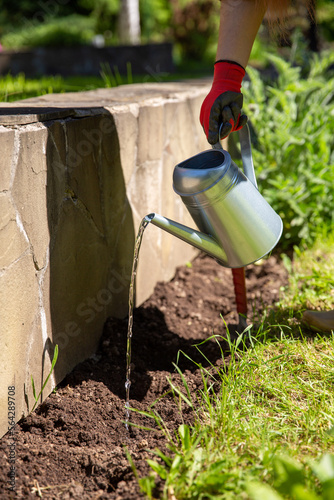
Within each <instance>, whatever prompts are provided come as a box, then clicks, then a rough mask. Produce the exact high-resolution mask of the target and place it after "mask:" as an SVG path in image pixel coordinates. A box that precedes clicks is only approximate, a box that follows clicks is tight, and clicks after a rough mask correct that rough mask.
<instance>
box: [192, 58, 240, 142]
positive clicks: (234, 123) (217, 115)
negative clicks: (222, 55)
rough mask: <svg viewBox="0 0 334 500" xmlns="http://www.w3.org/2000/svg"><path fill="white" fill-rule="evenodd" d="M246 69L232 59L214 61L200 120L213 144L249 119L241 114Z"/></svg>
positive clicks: (238, 128)
mask: <svg viewBox="0 0 334 500" xmlns="http://www.w3.org/2000/svg"><path fill="white" fill-rule="evenodd" d="M244 76H245V70H244V68H243V67H242V66H241V65H239V64H237V63H235V62H233V61H217V62H216V63H215V68H214V75H213V84H212V87H211V90H210V92H209V94H208V95H207V96H206V98H205V99H204V101H203V104H202V107H201V113H200V122H201V124H202V127H203V128H204V132H205V135H206V137H207V139H208V141H209V143H210V144H212V145H214V144H216V143H217V142H219V140H220V139H223V138H224V137H226V136H228V135H229V133H230V132H233V131H235V130H240V129H241V128H242V127H243V126H244V125H245V123H246V122H247V116H246V115H242V114H241V108H242V103H243V95H242V94H241V92H240V90H241V83H242V79H243V77H244Z"/></svg>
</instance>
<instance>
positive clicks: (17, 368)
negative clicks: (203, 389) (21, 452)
mask: <svg viewBox="0 0 334 500" xmlns="http://www.w3.org/2000/svg"><path fill="white" fill-rule="evenodd" d="M208 85H209V84H208V83H207V82H183V83H170V84H162V83H160V84H141V85H129V86H123V87H118V88H115V89H101V90H97V91H91V92H85V93H72V94H54V95H47V96H43V97H40V98H36V99H30V100H25V101H21V102H19V103H18V102H16V103H13V104H10V103H2V104H1V106H0V151H1V155H0V214H1V217H0V343H1V349H0V381H1V383H0V436H2V435H3V434H5V433H6V431H7V426H8V424H7V412H8V405H7V395H8V387H15V406H16V408H15V412H16V413H15V420H16V421H17V420H19V419H20V418H21V417H22V416H24V415H27V413H28V412H29V411H30V410H31V408H32V407H33V404H34V399H33V391H32V382H31V377H33V380H34V383H35V387H36V391H37V393H38V392H39V390H40V388H41V386H42V383H43V381H44V380H45V379H46V377H47V375H48V373H49V371H50V366H51V360H52V357H53V352H54V348H55V345H56V344H57V345H58V348H59V355H58V361H57V364H56V367H55V370H54V372H53V374H52V376H51V377H50V379H49V382H48V384H47V386H46V388H45V390H44V392H43V394H42V397H41V398H40V401H41V400H42V399H45V397H47V395H48V394H49V393H50V392H51V391H52V390H53V388H54V387H55V385H56V384H57V383H59V382H60V381H61V380H62V379H63V378H64V377H65V376H66V374H67V373H69V372H70V371H71V370H72V369H73V368H74V367H75V365H76V364H78V363H79V362H81V361H83V360H84V359H86V358H87V357H89V356H91V355H92V354H93V353H94V351H95V350H96V347H97V345H98V342H99V339H100V336H101V334H102V329H103V325H104V323H105V320H106V318H107V317H108V316H116V317H125V316H126V315H127V312H128V290H129V282H130V274H131V266H132V257H133V248H134V241H135V237H136V234H137V231H138V228H139V224H140V221H141V219H142V218H143V217H144V216H145V215H147V214H148V213H151V212H157V213H161V214H162V215H165V216H167V217H170V218H172V219H175V220H178V221H180V222H183V223H187V224H192V223H191V221H190V218H189V216H187V214H186V213H185V210H184V209H183V206H182V204H181V201H180V199H178V198H177V196H176V195H175V194H174V192H173V189H172V172H173V168H174V166H175V165H176V164H177V163H178V162H180V161H182V160H184V159H186V158H188V157H189V156H191V155H193V154H195V153H197V152H199V151H202V150H203V149H207V147H208V145H207V142H206V139H205V137H204V134H203V132H202V130H201V127H200V124H199V121H198V115H199V109H200V105H201V102H202V101H203V98H204V96H205V95H206V93H207V91H208ZM195 254H196V251H195V250H194V249H193V248H192V247H190V246H189V245H187V244H185V243H183V242H182V241H180V240H178V239H176V238H174V237H172V236H170V235H169V234H168V233H166V232H164V231H161V230H160V229H158V228H157V227H155V226H148V227H147V229H146V231H145V234H144V238H143V242H142V248H141V252H140V257H139V268H138V277H137V285H136V300H137V305H139V304H140V303H142V302H143V301H144V300H145V299H146V298H147V297H148V296H149V295H150V294H151V293H152V291H153V288H154V286H155V284H156V283H157V281H161V280H169V279H170V278H171V277H172V276H173V274H174V272H175V268H176V267H177V266H178V265H181V264H184V263H185V262H186V261H187V260H190V259H191V258H193V257H194V256H195ZM124 362H125V360H124ZM111 375H112V374H111Z"/></svg>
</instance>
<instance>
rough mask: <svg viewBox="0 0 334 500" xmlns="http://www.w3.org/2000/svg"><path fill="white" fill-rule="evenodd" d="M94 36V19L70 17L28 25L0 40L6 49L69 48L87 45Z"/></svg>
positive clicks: (77, 16)
mask: <svg viewBox="0 0 334 500" xmlns="http://www.w3.org/2000/svg"><path fill="white" fill-rule="evenodd" d="M93 36H94V19H93V18H90V17H84V16H79V15H71V16H67V17H62V18H58V19H50V20H49V21H45V22H43V23H33V22H31V23H29V24H28V25H27V26H26V27H25V28H21V29H19V30H17V31H12V32H10V33H7V34H6V35H4V36H3V37H2V39H1V43H2V45H3V46H4V47H5V48H6V49H7V48H8V49H10V48H20V47H47V46H55V47H60V46H70V45H80V44H85V43H89V42H90V41H91V40H92V38H93Z"/></svg>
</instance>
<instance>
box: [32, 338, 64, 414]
mask: <svg viewBox="0 0 334 500" xmlns="http://www.w3.org/2000/svg"><path fill="white" fill-rule="evenodd" d="M57 359H58V344H56V346H55V350H54V353H53V359H52V363H51V369H50V371H49V374H48V376H47V377H46V379H45V382H44V383H43V385H42V387H41V390H40V391H39V393H38V394H37V395H36V388H35V382H34V378H33V376H32V375H31V385H32V393H33V396H34V400H35V404H34V406H33V407H32V410H31V411H34V409H35V408H36V406H37V404H38V401H39V398H40V397H41V394H42V392H43V391H44V389H45V386H46V384H47V383H48V381H49V378H50V377H51V374H52V372H53V370H54V367H55V364H56V362H57Z"/></svg>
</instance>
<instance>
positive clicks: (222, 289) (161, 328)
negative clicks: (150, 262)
mask: <svg viewBox="0 0 334 500" xmlns="http://www.w3.org/2000/svg"><path fill="white" fill-rule="evenodd" d="M286 284H287V273H286V271H285V269H284V267H283V265H282V263H281V262H280V261H279V259H278V258H276V257H275V256H271V257H270V258H268V259H267V260H265V261H263V262H261V264H260V265H251V266H248V267H247V268H246V285H247V295H248V301H249V310H250V312H249V320H250V321H252V322H255V323H256V321H257V320H258V318H259V317H260V315H261V313H262V312H263V310H264V309H268V308H269V310H274V306H275V302H277V300H278V298H279V294H280V288H281V287H284V286H285V285H286ZM237 323H238V317H237V313H236V306H235V295H234V289H233V282H232V273H231V270H230V269H226V268H223V267H221V266H220V265H219V264H218V263H217V262H216V261H215V260H213V259H211V258H209V257H207V256H203V255H200V256H199V257H197V258H196V259H195V260H194V262H193V263H192V264H191V265H189V266H183V267H180V268H178V269H177V272H176V274H175V277H174V278H173V279H172V280H171V281H170V282H169V283H158V284H157V286H156V288H155V290H154V293H153V294H152V296H151V297H150V298H149V299H148V300H147V301H146V302H145V303H144V304H142V305H141V306H140V307H138V308H136V309H135V313H134V326H133V338H132V366H131V368H132V372H131V382H132V385H131V391H130V403H131V407H133V408H136V409H137V410H141V411H147V410H148V409H149V407H150V405H151V404H152V403H153V402H154V401H156V400H157V399H158V401H157V402H156V404H155V406H154V407H155V409H156V411H158V412H159V414H160V415H161V417H162V418H163V420H164V422H165V424H166V426H167V428H168V429H170V430H171V431H173V430H175V429H177V428H178V426H179V425H180V424H181V423H183V422H186V423H189V424H191V422H192V418H193V415H192V412H191V411H190V410H189V409H187V408H186V407H184V411H183V414H182V416H181V414H180V411H179V409H178V405H177V404H176V402H175V398H173V395H172V394H171V393H169V394H167V395H166V396H164V397H161V396H163V394H165V393H166V392H168V391H169V389H170V384H169V382H168V378H170V379H171V380H172V381H174V382H175V383H181V381H180V375H179V374H178V373H177V371H176V369H175V363H178V366H179V367H180V369H182V371H183V373H184V374H185V378H186V381H187V384H188V387H189V388H190V390H191V391H192V392H194V391H195V390H196V389H199V388H200V387H201V384H202V380H201V375H200V372H199V369H198V368H197V366H196V363H201V364H202V365H203V366H206V367H208V369H212V367H211V368H210V365H213V366H217V365H220V366H221V365H222V364H223V363H228V359H229V358H228V356H229V355H228V343H227V342H226V340H225V338H226V324H227V325H228V324H230V325H236V324H237ZM231 330H232V328H231ZM213 334H214V335H217V336H219V342H217V341H214V340H207V341H206V342H204V343H203V341H205V340H206V339H209V338H210V337H211V336H212V335H213ZM126 337H127V319H123V320H120V319H113V318H110V319H109V320H108V321H107V323H106V325H105V328H104V332H103V335H102V337H101V342H100V347H99V349H98V351H97V352H96V353H95V354H94V355H93V356H92V357H91V358H89V359H88V360H86V361H85V362H83V363H82V364H80V365H79V366H77V367H76V368H75V369H74V370H73V372H72V373H70V374H69V375H68V376H67V378H66V379H65V380H64V381H63V382H62V383H61V384H60V385H59V386H58V387H57V390H56V391H55V392H53V393H52V394H51V395H50V396H49V397H48V398H47V399H46V401H44V402H43V403H42V404H41V405H39V406H38V407H37V409H36V410H35V411H34V412H33V413H32V414H30V415H29V416H28V417H27V418H25V419H23V420H21V421H20V422H19V423H18V424H17V425H16V426H15V443H16V463H15V467H16V470H15V472H16V486H15V493H12V492H10V491H9V490H8V481H9V471H10V464H9V463H8V450H9V436H8V435H6V436H4V437H3V438H2V439H1V440H0V498H1V499H7V498H36V497H42V498H46V499H70V498H71V499H80V500H86V499H98V498H99V499H112V500H116V499H137V498H138V499H139V498H142V495H141V493H140V490H139V487H138V484H137V480H136V478H135V475H134V473H133V470H132V468H131V465H130V462H129V460H128V458H127V456H126V452H125V447H126V449H127V450H128V452H129V453H130V454H131V456H132V460H133V462H134V464H135V466H136V468H137V472H138V475H139V476H140V477H141V476H144V475H147V474H148V473H149V467H148V465H147V462H146V460H147V458H153V454H152V452H151V451H150V450H153V449H154V448H156V447H159V448H160V449H162V450H166V448H165V445H166V442H165V438H164V437H163V435H162V434H161V432H160V431H159V430H158V428H157V426H156V424H155V422H154V420H153V419H151V418H148V417H146V416H143V415H141V414H139V413H138V412H137V413H136V412H133V411H131V414H130V424H136V425H137V426H146V427H151V428H153V430H144V429H141V428H140V427H134V426H132V425H129V429H128V430H127V429H126V426H125V424H124V420H125V410H124V403H125V401H124V398H125V387H124V384H125V368H126ZM200 343H202V344H201V345H200V346H199V347H196V345H198V344H200ZM200 351H201V352H200ZM178 353H179V354H178ZM222 353H224V354H223V356H222ZM223 357H224V360H223ZM189 358H191V359H192V360H193V361H190V360H189ZM184 406H185V405H184ZM155 429H156V430H155ZM156 494H157V496H159V492H157V493H156Z"/></svg>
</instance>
